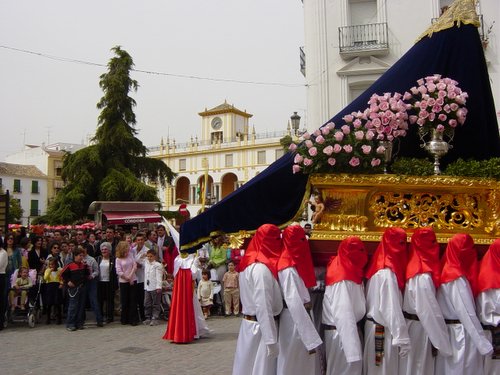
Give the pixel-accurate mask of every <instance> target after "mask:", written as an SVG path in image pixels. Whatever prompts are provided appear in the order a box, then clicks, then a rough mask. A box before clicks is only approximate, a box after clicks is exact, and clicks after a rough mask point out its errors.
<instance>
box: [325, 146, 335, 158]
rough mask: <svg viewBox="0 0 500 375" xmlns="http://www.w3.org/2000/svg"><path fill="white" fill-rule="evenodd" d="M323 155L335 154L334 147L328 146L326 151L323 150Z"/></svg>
mask: <svg viewBox="0 0 500 375" xmlns="http://www.w3.org/2000/svg"><path fill="white" fill-rule="evenodd" d="M323 153H324V154H325V155H328V156H330V155H331V154H332V153H333V146H331V145H330V146H326V147H325V148H324V149H323Z"/></svg>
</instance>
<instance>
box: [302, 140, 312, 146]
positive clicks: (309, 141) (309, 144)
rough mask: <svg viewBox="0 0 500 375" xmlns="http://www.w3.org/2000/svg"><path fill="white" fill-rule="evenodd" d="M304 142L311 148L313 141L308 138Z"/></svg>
mask: <svg viewBox="0 0 500 375" xmlns="http://www.w3.org/2000/svg"><path fill="white" fill-rule="evenodd" d="M304 144H305V145H306V147H307V148H311V147H312V146H313V142H312V141H311V140H310V139H308V140H307V141H305V142H304Z"/></svg>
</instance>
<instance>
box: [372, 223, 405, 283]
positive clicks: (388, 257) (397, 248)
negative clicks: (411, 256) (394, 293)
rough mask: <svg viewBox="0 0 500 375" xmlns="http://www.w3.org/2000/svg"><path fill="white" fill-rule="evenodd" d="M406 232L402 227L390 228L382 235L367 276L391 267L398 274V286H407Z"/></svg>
mask: <svg viewBox="0 0 500 375" xmlns="http://www.w3.org/2000/svg"><path fill="white" fill-rule="evenodd" d="M406 248H407V246H406V233H405V231H404V230H403V229H401V228H396V227H394V228H389V229H387V230H386V231H385V232H384V234H383V235H382V241H380V243H379V245H378V247H377V250H376V251H375V253H374V254H373V257H372V259H371V261H370V265H369V266H368V271H367V272H366V278H367V279H369V278H370V277H372V276H373V275H375V273H377V272H378V271H379V270H381V269H384V268H389V269H391V270H392V272H394V273H395V274H396V278H397V280H398V286H399V288H400V289H403V288H404V286H405V281H406V280H405V274H406V264H407V262H408V254H407V249H406Z"/></svg>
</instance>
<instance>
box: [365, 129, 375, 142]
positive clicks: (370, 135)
mask: <svg viewBox="0 0 500 375" xmlns="http://www.w3.org/2000/svg"><path fill="white" fill-rule="evenodd" d="M373 137H375V133H373V132H372V131H371V130H368V131H367V132H366V140H367V141H371V140H372V139H373Z"/></svg>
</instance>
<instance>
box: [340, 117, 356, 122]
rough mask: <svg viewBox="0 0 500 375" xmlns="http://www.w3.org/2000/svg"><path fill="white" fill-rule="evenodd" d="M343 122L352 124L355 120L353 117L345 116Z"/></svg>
mask: <svg viewBox="0 0 500 375" xmlns="http://www.w3.org/2000/svg"><path fill="white" fill-rule="evenodd" d="M342 120H344V121H345V122H349V123H350V122H352V120H354V118H353V117H352V115H345V116H344V117H342Z"/></svg>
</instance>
